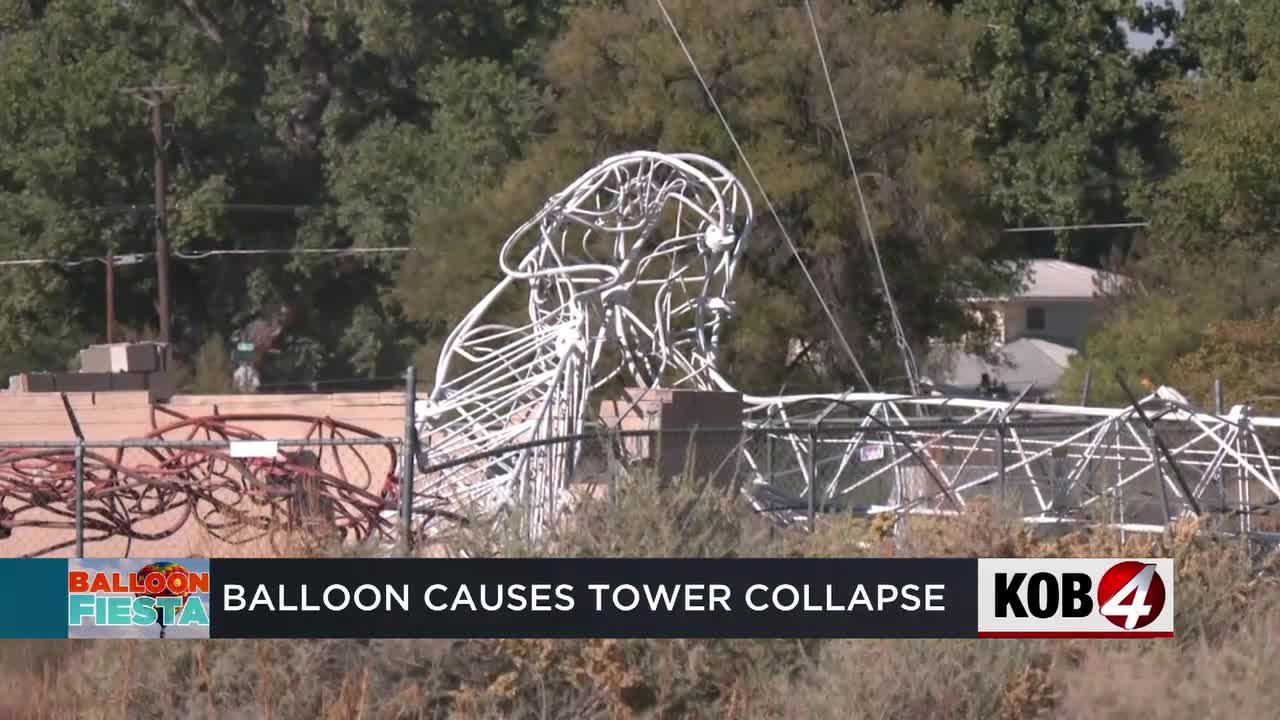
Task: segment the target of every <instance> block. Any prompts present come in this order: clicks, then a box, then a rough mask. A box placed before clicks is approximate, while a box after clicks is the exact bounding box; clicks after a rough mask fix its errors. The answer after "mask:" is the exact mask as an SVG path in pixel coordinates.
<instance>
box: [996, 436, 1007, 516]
mask: <svg viewBox="0 0 1280 720" xmlns="http://www.w3.org/2000/svg"><path fill="white" fill-rule="evenodd" d="M996 452H998V453H1000V457H998V458H996V469H997V470H999V471H1000V502H1001V504H1003V503H1006V502H1008V500H1009V498H1008V487H1007V482H1006V478H1005V469H1004V416H1003V415H1001V416H1000V417H999V418H997V419H996ZM1005 510H1007V508H1003V507H1002V508H1001V512H1003V511H1005Z"/></svg>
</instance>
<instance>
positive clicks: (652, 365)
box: [415, 152, 1280, 532]
mask: <svg viewBox="0 0 1280 720" xmlns="http://www.w3.org/2000/svg"><path fill="white" fill-rule="evenodd" d="M752 220H753V216H752V207H751V203H750V199H749V197H748V194H747V192H746V191H745V189H744V188H743V186H742V184H741V183H739V182H738V180H736V179H735V178H734V177H733V175H732V174H730V173H729V172H728V171H727V170H726V169H725V168H724V167H723V166H721V165H719V164H717V163H715V162H714V161H711V160H708V159H706V158H702V157H698V156H694V155H661V154H657V153H651V152H638V153H630V154H626V155H620V156H617V157H614V158H610V159H609V160H606V161H605V162H603V163H601V164H600V165H599V166H597V167H596V168H593V169H592V170H590V171H589V172H587V173H586V174H584V175H583V176H581V177H580V178H578V179H577V180H576V181H575V182H574V183H573V184H571V185H570V186H569V187H568V188H566V189H565V190H564V191H563V192H561V193H559V194H557V195H555V196H554V197H552V198H551V200H550V201H549V202H548V203H547V204H546V206H544V207H543V209H542V210H541V211H539V213H538V214H537V215H535V216H534V217H533V218H531V219H530V220H529V221H528V222H526V223H525V224H524V225H522V226H521V227H520V228H519V229H518V230H517V231H516V232H515V233H514V234H513V235H512V236H511V237H510V238H509V239H508V240H507V242H506V243H505V244H504V245H503V247H502V251H501V254H500V257H499V266H500V267H501V269H502V272H503V274H504V278H503V280H502V281H501V282H500V283H499V284H498V286H497V287H495V288H494V289H493V290H492V291H491V292H490V293H489V294H488V295H486V296H485V298H484V299H483V300H482V301H481V302H480V303H479V304H477V305H476V306H475V308H474V309H473V310H472V311H471V312H470V313H469V314H468V315H467V316H466V318H465V319H464V320H463V321H462V323H460V324H459V325H458V327H457V328H456V329H455V330H454V332H453V333H452V334H451V335H450V336H449V338H448V341H447V342H446V344H445V346H444V349H443V352H442V355H441V360H440V364H439V367H438V369H437V374H436V384H435V388H434V390H433V392H432V394H431V396H430V399H429V400H427V401H425V402H423V403H421V404H420V405H421V406H420V408H419V413H418V421H419V428H420V434H421V438H420V439H421V442H422V443H423V445H424V446H425V447H427V448H429V450H428V457H429V463H430V464H431V465H432V466H435V467H446V468H447V469H444V470H442V471H438V472H429V473H428V474H426V475H420V476H419V477H418V478H417V480H416V482H415V491H416V495H415V498H416V502H415V507H416V508H417V509H418V511H419V512H420V513H421V512H422V511H440V510H442V509H449V510H451V511H453V512H455V513H457V514H462V515H465V514H468V513H470V512H474V511H476V510H480V511H493V510H495V509H500V508H521V509H523V510H524V511H527V512H528V513H529V514H530V516H531V517H530V518H529V519H530V520H532V523H533V525H532V526H533V527H534V528H535V529H536V528H538V527H541V526H543V525H545V524H546V523H548V522H553V521H554V519H555V517H556V514H557V513H558V512H559V511H560V510H561V509H562V507H563V506H564V499H565V493H564V490H565V487H566V484H567V483H568V481H569V478H570V477H571V476H572V475H573V472H574V469H575V464H576V462H577V461H578V459H579V453H580V448H581V444H580V442H579V441H578V440H572V441H566V442H560V443H556V442H547V443H543V444H538V443H537V441H538V440H550V439H552V438H555V437H557V436H576V435H579V434H580V433H581V432H582V430H583V428H584V410H585V408H586V402H587V400H588V398H589V396H590V395H591V393H592V392H593V391H596V390H598V389H600V388H601V387H602V386H603V385H604V384H605V383H607V382H610V381H612V380H615V379H620V380H623V381H625V383H626V384H627V385H629V386H632V387H638V388H655V387H665V388H692V389H714V390H726V391H731V392H736V389H735V388H734V387H733V385H732V384H731V383H730V382H728V381H727V380H726V379H725V378H724V377H722V376H721V374H720V373H719V372H718V370H717V364H716V363H717V349H718V344H719V338H720V333H721V330H722V328H723V326H724V322H725V321H726V320H727V318H728V317H729V315H730V314H731V312H732V310H733V307H734V306H733V304H732V303H731V302H730V300H729V290H730V282H731V281H732V279H733V275H734V269H735V267H736V264H737V262H738V261H739V259H740V258H741V257H742V255H743V253H744V252H745V251H746V248H747V238H748V235H749V233H750V228H751V223H752ZM504 302H510V303H516V304H518V305H519V306H520V307H522V308H524V310H523V311H522V312H521V313H520V320H519V321H517V322H514V323H499V322H497V321H495V320H493V319H491V318H490V316H491V315H494V314H496V313H497V312H498V311H499V308H500V307H501V306H502V305H501V304H502V303H504ZM743 401H744V403H745V406H746V413H745V416H744V418H743V432H742V439H741V441H740V442H739V443H738V445H737V447H736V448H735V450H734V454H736V455H737V456H738V457H737V458H736V459H737V461H738V464H739V465H740V466H745V469H746V472H747V474H748V476H749V477H750V479H751V480H753V481H754V485H755V486H756V487H753V488H749V492H750V495H751V498H752V501H753V503H755V505H756V506H757V508H759V509H761V510H767V511H770V512H773V513H774V514H775V515H777V516H779V517H781V518H783V519H787V518H788V517H790V518H791V519H794V516H795V515H796V513H794V512H793V510H794V509H795V506H799V505H803V504H804V503H805V502H806V501H808V499H809V498H810V497H812V498H814V501H815V502H817V503H819V504H821V505H824V506H826V505H829V504H832V503H839V502H842V498H843V499H845V509H847V510H850V511H863V512H895V513H899V514H905V513H939V512H943V513H945V512H957V511H959V510H962V509H963V508H964V507H965V506H966V504H967V503H969V502H970V501H971V500H972V499H973V498H975V497H977V496H983V495H987V496H990V495H992V494H993V493H994V492H995V491H996V490H997V488H998V490H999V492H1000V493H1001V494H1002V495H1003V494H1004V493H1005V491H1006V490H1007V489H1008V488H1010V487H1013V492H1014V493H1015V494H1022V495H1025V496H1026V497H1025V498H1024V503H1023V504H1024V506H1025V507H1024V513H1025V518H1026V519H1027V520H1028V521H1032V522H1062V521H1077V520H1079V521H1083V520H1084V519H1087V518H1092V519H1095V520H1096V519H1098V518H1099V516H1100V513H1101V514H1102V515H1105V517H1103V518H1102V520H1103V521H1105V522H1109V523H1111V524H1118V525H1122V526H1126V527H1131V528H1134V529H1144V528H1145V529H1150V528H1157V529H1158V528H1162V527H1164V526H1165V525H1166V524H1167V523H1169V522H1172V521H1175V520H1177V519H1178V518H1180V517H1183V516H1185V515H1203V514H1206V513H1216V514H1217V516H1219V517H1227V518H1229V519H1230V520H1231V521H1232V522H1236V521H1238V527H1239V529H1240V530H1243V531H1246V532H1248V531H1251V530H1252V529H1253V528H1252V527H1251V521H1250V518H1251V517H1253V516H1255V515H1256V514H1257V513H1259V512H1262V511H1265V510H1266V509H1267V508H1269V507H1270V506H1271V505H1272V504H1274V503H1280V483H1277V480H1276V477H1275V475H1274V473H1273V468H1274V467H1277V466H1278V465H1280V458H1276V457H1274V456H1272V455H1271V454H1270V453H1269V452H1268V451H1267V450H1266V449H1265V444H1264V434H1263V433H1261V432H1260V430H1259V429H1260V428H1267V427H1280V419H1276V418H1262V417H1259V418H1251V417H1249V415H1250V411H1249V408H1247V407H1237V408H1234V409H1232V411H1231V413H1229V414H1228V415H1226V416H1218V415H1214V414H1212V413H1205V412H1203V411H1201V410H1198V409H1196V408H1194V407H1192V406H1191V405H1190V404H1189V403H1187V402H1186V399H1185V398H1183V397H1181V395H1179V394H1178V393H1176V391H1173V390H1171V389H1168V388H1161V389H1160V390H1159V391H1157V392H1155V393H1153V394H1151V395H1150V396H1148V397H1146V398H1143V399H1141V400H1140V401H1139V402H1138V403H1137V404H1136V405H1135V406H1134V407H1131V408H1097V407H1070V406H1060V405H1044V404H1023V405H1018V403H1017V401H1014V402H1003V401H993V400H979V399H966V398H941V397H935V396H912V395H895V394H885V393H874V392H869V393H842V394H835V393H833V394H818V395H804V396H759V395H749V394H744V395H743ZM1140 408H1142V410H1140ZM917 410H922V412H917ZM833 411H835V412H833ZM1013 417H1021V418H1029V419H1035V418H1040V419H1042V420H1046V419H1047V420H1049V421H1054V420H1055V419H1057V420H1061V419H1064V418H1070V419H1074V420H1075V421H1076V422H1077V423H1079V429H1078V430H1077V431H1072V432H1062V431H1058V432H1056V433H1055V432H1049V433H1046V432H1043V431H1040V432H1034V433H1028V432H1020V431H1019V430H1018V428H1017V427H1016V423H1015V424H1014V425H1010V418H1013ZM939 418H942V419H945V420H947V421H949V422H951V423H952V426H951V427H949V428H947V429H938V428H937V427H936V422H937V420H938V419H939ZM819 421H820V422H819ZM930 422H933V423H934V425H933V426H930V425H929V423H930ZM821 423H825V424H826V425H825V429H824V431H823V433H822V434H821V436H820V437H819V436H818V435H817V434H815V435H814V437H813V438H812V440H809V441H806V439H805V438H804V435H803V433H798V432H796V431H797V430H802V429H805V428H810V427H815V424H821ZM842 423H843V424H842ZM833 427H835V428H837V431H836V432H829V430H830V429H831V428H833ZM840 427H843V428H845V430H843V431H841V430H839V428H840ZM1162 434H1163V435H1170V434H1172V435H1176V436H1177V437H1178V439H1177V440H1176V441H1175V442H1174V446H1173V447H1172V448H1168V447H1162V445H1163V443H1162V442H1161V441H1160V437H1161V435H1162ZM762 437H764V438H767V442H766V443H762V442H760V438H762ZM766 444H767V446H768V450H767V452H768V455H769V460H770V464H771V462H772V460H773V459H774V454H775V453H780V454H782V455H785V456H787V457H786V458H783V461H782V462H780V463H779V464H780V465H787V466H788V467H789V468H791V470H790V471H789V472H790V474H791V475H792V476H793V477H792V478H791V479H792V480H797V482H792V483H790V484H788V483H786V482H783V483H779V478H782V477H784V476H786V475H787V473H782V474H779V473H776V472H774V471H773V467H766V464H767V463H766V462H765V461H764V457H763V456H764V455H765V453H766V450H765V448H764V447H762V445H766ZM510 446H517V447H518V449H513V450H511V451H509V452H504V451H503V448H506V447H510ZM864 448H865V449H876V448H878V451H877V452H878V454H875V455H874V457H876V458H879V459H877V460H875V461H874V462H866V461H863V460H862V459H861V453H862V452H864ZM464 456H465V457H472V458H475V460H474V461H473V462H469V463H461V464H452V465H451V464H450V462H449V461H450V459H451V458H458V457H464ZM1050 461H1052V462H1050ZM1001 467H1003V470H1001V469H1000V468H1001ZM783 486H785V487H783ZM762 490H764V491H765V492H762ZM850 496H858V497H861V498H863V500H862V501H860V502H859V503H855V504H854V505H853V506H849V503H848V502H847V498H849V497H850ZM1135 498H1137V499H1140V500H1144V501H1148V502H1146V505H1148V506H1149V505H1151V504H1152V503H1155V504H1157V505H1158V507H1157V508H1156V510H1155V511H1154V512H1153V511H1152V510H1151V508H1150V507H1144V508H1142V510H1141V512H1137V511H1136V510H1135V511H1134V512H1130V513H1129V516H1128V517H1126V514H1125V509H1126V507H1127V506H1129V505H1130V504H1132V503H1133V502H1134V500H1135ZM1104 507H1105V508H1107V509H1106V511H1105V512H1103V511H1102V508H1104ZM779 508H781V509H779ZM1107 513H1110V514H1109V515H1108V514H1107ZM1138 515H1141V517H1142V518H1144V519H1146V522H1133V519H1134V517H1135V516H1138ZM420 517H423V518H424V524H425V523H426V522H430V521H432V520H433V519H434V518H435V517H436V516H435V515H420ZM421 529H425V528H420V530H421Z"/></svg>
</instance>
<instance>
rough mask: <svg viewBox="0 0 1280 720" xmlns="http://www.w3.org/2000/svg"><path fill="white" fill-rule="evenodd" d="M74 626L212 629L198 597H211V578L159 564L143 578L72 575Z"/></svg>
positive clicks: (152, 565) (82, 572) (69, 580)
mask: <svg viewBox="0 0 1280 720" xmlns="http://www.w3.org/2000/svg"><path fill="white" fill-rule="evenodd" d="M67 589H68V593H69V595H68V597H69V605H68V606H69V608H70V615H69V617H68V623H69V624H70V625H73V626H76V625H82V624H84V623H85V622H86V620H88V621H91V622H92V624H94V625H97V626H99V627H129V626H150V625H155V624H157V623H158V624H159V625H160V637H164V629H165V628H166V627H175V626H184V625H203V626H208V625H209V612H208V609H207V608H206V607H205V605H204V601H203V600H202V599H201V598H200V596H199V595H198V593H208V592H209V573H207V572H199V573H197V572H191V571H189V570H187V569H186V568H184V567H183V566H182V565H179V564H178V563H175V562H153V563H150V564H148V565H145V566H143V567H142V568H140V569H139V570H138V571H137V572H131V573H119V572H109V573H108V572H90V571H86V570H71V571H70V572H69V573H68V576H67Z"/></svg>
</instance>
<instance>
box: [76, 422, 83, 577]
mask: <svg viewBox="0 0 1280 720" xmlns="http://www.w3.org/2000/svg"><path fill="white" fill-rule="evenodd" d="M76 557H78V558H82V557H84V438H76Z"/></svg>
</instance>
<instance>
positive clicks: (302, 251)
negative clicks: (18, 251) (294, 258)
mask: <svg viewBox="0 0 1280 720" xmlns="http://www.w3.org/2000/svg"><path fill="white" fill-rule="evenodd" d="M413 251H414V248H412V247H409V246H389V247H370V248H365V247H352V248H266V249H245V250H236V249H233V250H204V251H199V252H190V253H184V252H176V253H173V257H175V258H178V259H181V260H203V259H205V258H208V257H216V256H223V255H341V256H347V255H366V254H375V253H390V254H401V253H409V252H413ZM155 256H156V254H155V253H154V252H145V253H131V254H128V255H112V256H111V258H112V260H113V263H114V264H115V265H132V264H134V263H137V262H141V261H143V260H147V259H152V258H154V257H155ZM91 262H100V263H104V264H105V263H106V262H107V256H99V257H81V258H72V259H68V258H62V259H59V258H12V259H8V260H0V267H4V266H25V265H61V266H63V267H76V266H78V265H84V264H85V263H91Z"/></svg>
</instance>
